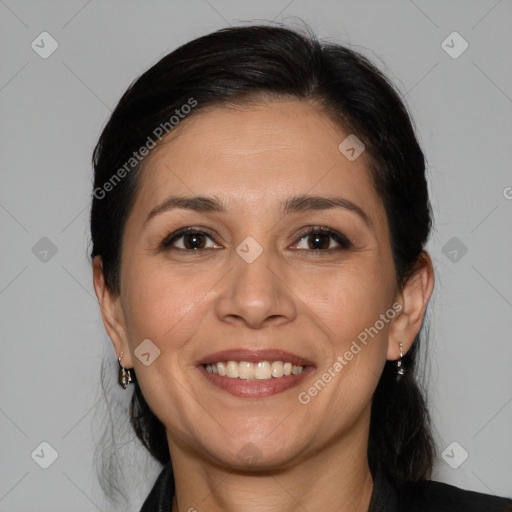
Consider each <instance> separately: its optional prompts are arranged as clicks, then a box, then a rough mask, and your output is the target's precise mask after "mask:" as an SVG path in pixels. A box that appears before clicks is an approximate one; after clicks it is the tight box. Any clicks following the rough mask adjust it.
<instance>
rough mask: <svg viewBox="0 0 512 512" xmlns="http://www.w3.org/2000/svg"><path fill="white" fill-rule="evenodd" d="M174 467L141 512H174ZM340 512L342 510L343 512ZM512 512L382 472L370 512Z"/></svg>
mask: <svg viewBox="0 0 512 512" xmlns="http://www.w3.org/2000/svg"><path fill="white" fill-rule="evenodd" d="M173 495H174V479H173V475H172V470H171V464H170V463H168V464H166V465H165V466H164V468H163V469H162V472H161V473H160V475H159V477H158V479H157V481H156V483H155V485H154V487H153V489H152V490H151V492H150V494H149V496H148V497H147V499H146V501H145V502H144V504H143V505H142V508H141V510H140V512H171V511H172V497H173ZM340 510H343V509H342V508H341V509H340ZM445 511H446V512H512V500H510V499H506V498H498V497H496V496H491V495H489V494H481V493H478V492H473V491H465V490H463V489H459V488H458V487H454V486H453V485H448V484H443V483H440V482H433V481H427V480H424V481H422V482H417V483H414V484H407V485H406V486H404V487H402V488H401V489H400V490H398V489H397V486H395V485H394V484H393V483H392V482H391V480H390V479H389V478H388V477H387V476H386V474H385V473H384V472H383V471H378V472H377V473H376V475H375V477H374V483H373V494H372V499H371V502H370V507H369V509H368V512H445Z"/></svg>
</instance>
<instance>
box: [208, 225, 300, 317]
mask: <svg viewBox="0 0 512 512" xmlns="http://www.w3.org/2000/svg"><path fill="white" fill-rule="evenodd" d="M258 238H259V239H260V240H261V243H260V242H259V241H258V240H257V239H256V238H255V237H252V236H248V237H246V238H245V239H244V240H242V242H240V243H239V244H238V246H236V247H235V248H234V250H233V253H232V255H231V258H232V263H233V267H234V268H233V270H232V272H230V273H229V283H228V286H227V288H226V289H225V290H224V292H223V294H222V296H221V297H219V302H218V315H219V317H220V318H221V319H223V320H231V321H232V320H233V319H234V318H238V320H241V319H242V320H244V321H245V322H246V323H247V324H248V325H250V326H251V327H258V326H260V325H261V324H263V323H264V322H265V321H266V320H268V319H270V318H273V319H274V320H273V321H274V322H275V321H276V319H277V318H281V320H282V321H287V320H290V319H291V318H292V317H293V316H294V311H295V308H294V304H293V301H292V300H291V297H290V296H289V294H288V293H287V292H286V287H284V286H283V285H282V283H281V282H280V280H279V278H278V276H277V275H276V273H275V271H273V270H272V267H276V266H278V265H279V259H278V255H277V254H276V253H275V252H274V251H273V248H272V247H271V244H270V242H269V240H268V237H265V236H261V235H260V236H259V237H258Z"/></svg>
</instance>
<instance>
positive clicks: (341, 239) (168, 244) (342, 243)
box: [161, 226, 353, 253]
mask: <svg viewBox="0 0 512 512" xmlns="http://www.w3.org/2000/svg"><path fill="white" fill-rule="evenodd" d="M316 233H321V234H323V235H329V236H330V237H331V238H332V239H333V240H334V241H335V242H336V243H338V244H339V246H338V247H335V248H330V249H298V250H299V251H305V250H306V251H309V252H315V253H322V252H323V253H332V252H335V251H343V250H348V249H350V248H352V246H353V245H352V242H350V240H349V239H348V238H347V237H346V236H345V235H343V234H341V233H339V232H337V231H335V230H333V229H330V228H326V227H323V226H311V227H308V228H307V229H306V230H304V231H303V232H302V233H300V234H299V235H298V241H297V242H296V243H295V244H294V245H297V244H298V243H300V242H301V241H302V240H303V239H304V238H307V237H308V236H311V235H313V234H316ZM189 234H194V235H205V236H207V237H208V238H210V239H212V241H213V242H214V243H215V241H214V240H213V237H212V235H211V234H210V233H208V232H207V231H204V230H203V229H198V228H194V227H186V228H183V229H180V230H178V231H175V232H174V233H171V234H170V235H168V236H167V237H166V238H165V239H164V240H163V242H162V243H161V249H162V250H164V251H176V252H182V253H198V252H201V251H204V250H211V249H213V248H212V247H207V248H206V249H181V248H177V247H174V246H173V245H172V244H173V243H175V242H176V241H177V240H179V239H180V238H183V237H184V236H186V235H189Z"/></svg>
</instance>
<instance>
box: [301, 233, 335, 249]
mask: <svg viewBox="0 0 512 512" xmlns="http://www.w3.org/2000/svg"><path fill="white" fill-rule="evenodd" d="M306 238H307V239H308V246H309V248H310V249H329V246H330V245H331V240H330V238H331V237H330V236H329V235H326V234H325V233H312V234H311V235H308V236H307V237H306Z"/></svg>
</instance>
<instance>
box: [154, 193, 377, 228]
mask: <svg viewBox="0 0 512 512" xmlns="http://www.w3.org/2000/svg"><path fill="white" fill-rule="evenodd" d="M281 206H282V210H283V213H284V214H285V215H286V214H291V213H301V212H306V211H318V210H330V209H332V208H343V209H344V210H348V211H350V212H352V213H355V214H356V215H358V216H359V217H360V218H361V219H362V220H363V221H364V222H365V224H366V225H367V226H368V227H369V228H370V229H372V230H374V226H373V223H372V221H371V219H370V217H369V216H368V215H367V214H366V213H365V211H364V210H363V209H362V208H361V207H359V206H357V205H356V204H355V203H353V202H352V201H349V200H348V199H345V198H343V197H323V196H309V195H301V196H294V197H290V198H288V199H286V200H285V201H284V202H283V203H282V205H281ZM174 209H183V210H191V211H195V212H226V211H227V208H226V206H225V205H224V203H223V202H222V201H221V200H220V199H218V198H217V197H215V196H212V197H205V196H191V197H183V196H170V197H168V198H167V199H165V200H164V201H163V202H161V203H160V204H159V205H157V206H155V208H153V209H152V210H151V211H150V212H149V215H148V216H147V218H146V220H145V221H144V224H146V223H147V222H149V220H150V219H152V218H153V217H155V216H156V215H160V214H161V213H164V212H168V211H170V210H174Z"/></svg>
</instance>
